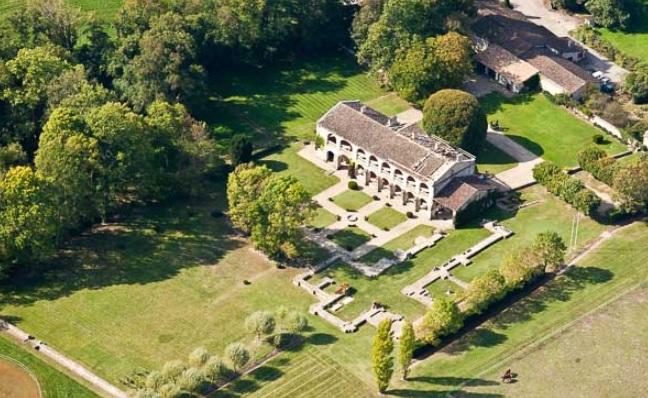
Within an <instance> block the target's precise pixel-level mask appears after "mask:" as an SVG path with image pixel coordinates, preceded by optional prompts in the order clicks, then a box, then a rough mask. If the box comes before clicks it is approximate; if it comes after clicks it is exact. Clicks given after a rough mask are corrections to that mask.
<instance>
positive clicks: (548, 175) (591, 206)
mask: <svg viewBox="0 0 648 398" xmlns="http://www.w3.org/2000/svg"><path fill="white" fill-rule="evenodd" d="M533 178H535V179H536V181H538V182H539V183H540V184H542V185H544V186H545V187H546V188H547V190H548V191H549V192H551V193H553V194H554V195H556V196H558V197H559V198H560V199H562V200H564V201H565V202H567V203H569V204H570V205H572V206H573V207H574V208H575V209H577V210H578V211H581V212H583V213H584V214H592V213H594V212H595V211H596V209H597V208H598V207H599V205H600V204H601V199H600V198H599V197H598V196H596V194H595V193H594V192H592V191H590V190H589V189H587V188H585V186H584V185H583V183H582V182H581V181H579V180H577V179H576V178H573V177H571V176H569V175H567V174H566V173H564V172H563V170H562V169H561V168H560V167H558V166H557V165H556V164H555V163H552V162H548V161H545V162H543V163H540V164H539V165H537V166H536V167H534V168H533Z"/></svg>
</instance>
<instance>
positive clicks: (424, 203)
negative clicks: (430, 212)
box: [419, 199, 428, 210]
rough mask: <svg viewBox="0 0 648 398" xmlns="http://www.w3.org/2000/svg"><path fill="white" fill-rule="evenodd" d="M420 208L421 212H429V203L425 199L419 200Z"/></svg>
mask: <svg viewBox="0 0 648 398" xmlns="http://www.w3.org/2000/svg"><path fill="white" fill-rule="evenodd" d="M419 206H420V208H421V210H427V208H428V203H427V201H426V200H425V199H419Z"/></svg>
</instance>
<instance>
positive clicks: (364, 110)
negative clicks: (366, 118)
mask: <svg viewBox="0 0 648 398" xmlns="http://www.w3.org/2000/svg"><path fill="white" fill-rule="evenodd" d="M360 113H362V114H363V115H366V114H367V105H362V106H361V107H360Z"/></svg>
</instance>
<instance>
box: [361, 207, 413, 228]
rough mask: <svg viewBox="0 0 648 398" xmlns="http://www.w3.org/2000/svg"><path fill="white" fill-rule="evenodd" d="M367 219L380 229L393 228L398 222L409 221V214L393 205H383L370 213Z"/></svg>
mask: <svg viewBox="0 0 648 398" xmlns="http://www.w3.org/2000/svg"><path fill="white" fill-rule="evenodd" d="M367 221H368V222H370V223H371V224H373V225H375V226H376V227H378V228H380V229H387V230H389V229H392V228H394V227H395V226H397V225H398V224H400V223H402V222H405V221H407V216H405V214H403V213H401V212H400V211H398V210H394V209H393V208H391V207H383V208H382V209H379V210H376V211H375V212H373V213H371V214H369V217H368V218H367Z"/></svg>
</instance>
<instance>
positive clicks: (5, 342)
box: [0, 336, 98, 398]
mask: <svg viewBox="0 0 648 398" xmlns="http://www.w3.org/2000/svg"><path fill="white" fill-rule="evenodd" d="M3 358H4V359H9V360H11V361H13V362H15V363H17V364H19V365H20V366H21V367H24V368H25V369H26V370H27V371H28V372H29V373H31V374H32V375H33V376H34V377H35V378H36V379H37V380H38V384H39V386H40V389H41V393H42V394H43V395H44V396H45V397H47V398H59V397H60V398H67V397H79V398H81V397H97V396H98V395H97V394H95V393H94V392H92V391H91V390H89V389H88V388H86V387H84V386H82V385H81V384H79V383H77V382H76V381H75V380H73V379H72V378H70V377H69V376H67V375H66V374H65V373H63V372H61V371H59V370H57V369H56V368H54V367H53V366H52V365H50V364H48V363H47V362H45V360H43V359H41V358H39V357H37V356H36V355H34V354H32V353H30V352H28V351H27V350H25V349H24V348H23V347H20V346H18V345H17V344H16V343H14V342H13V341H12V340H9V339H8V338H6V337H4V336H0V360H3ZM0 380H3V378H2V375H0ZM4 381H6V382H11V381H10V380H9V381H8V380H4ZM3 387H10V388H11V387H12V386H3V385H0V395H2V391H10V390H5V389H4V388H3ZM11 391H13V392H14V393H20V391H16V390H11Z"/></svg>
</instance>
